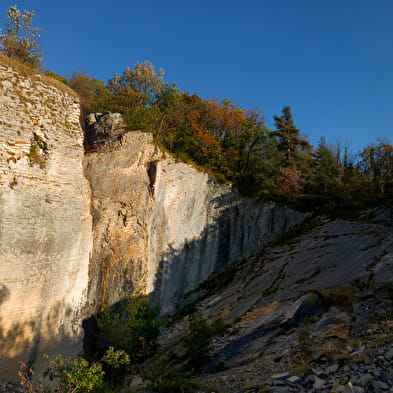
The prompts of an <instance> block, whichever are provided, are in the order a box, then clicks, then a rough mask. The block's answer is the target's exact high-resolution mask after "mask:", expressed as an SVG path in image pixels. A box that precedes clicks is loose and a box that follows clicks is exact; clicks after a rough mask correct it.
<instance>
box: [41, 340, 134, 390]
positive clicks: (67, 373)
mask: <svg viewBox="0 0 393 393" xmlns="http://www.w3.org/2000/svg"><path fill="white" fill-rule="evenodd" d="M129 363H130V358H129V356H128V355H127V354H126V353H125V352H124V351H121V350H120V351H115V350H114V348H113V347H110V348H109V349H108V350H107V352H106V354H105V355H104V356H103V357H102V359H100V360H99V361H97V362H93V363H90V362H89V361H88V360H86V359H84V358H83V357H76V358H72V357H71V358H67V359H63V357H62V356H61V355H58V356H57V357H56V359H55V360H52V361H51V362H50V366H49V368H48V369H47V370H46V371H45V372H44V376H47V377H49V379H50V380H51V381H53V380H55V381H56V382H57V384H56V387H55V389H54V391H55V392H59V393H89V392H104V391H108V384H109V385H110V386H111V387H114V386H116V385H118V384H119V383H122V381H123V379H118V378H116V377H117V376H118V375H120V374H119V373H118V371H119V370H120V371H121V372H122V374H125V371H126V368H127V366H128V365H129ZM104 369H106V370H109V372H108V371H105V370H104Z"/></svg>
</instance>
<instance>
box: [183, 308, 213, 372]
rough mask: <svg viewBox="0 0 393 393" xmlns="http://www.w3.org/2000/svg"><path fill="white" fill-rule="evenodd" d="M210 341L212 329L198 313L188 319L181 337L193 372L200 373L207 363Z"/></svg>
mask: <svg viewBox="0 0 393 393" xmlns="http://www.w3.org/2000/svg"><path fill="white" fill-rule="evenodd" d="M211 341H212V329H211V328H210V326H209V325H208V323H207V322H206V321H205V320H204V319H203V318H202V315H201V314H200V313H195V314H194V315H192V316H191V318H190V326H189V328H188V331H187V333H185V334H184V335H183V336H182V343H183V345H184V347H185V349H186V351H187V358H188V362H189V365H190V366H191V367H192V368H193V370H194V371H195V372H200V371H201V370H202V368H203V366H204V365H205V364H206V363H207V361H208V359H209V356H208V355H209V348H210V344H211Z"/></svg>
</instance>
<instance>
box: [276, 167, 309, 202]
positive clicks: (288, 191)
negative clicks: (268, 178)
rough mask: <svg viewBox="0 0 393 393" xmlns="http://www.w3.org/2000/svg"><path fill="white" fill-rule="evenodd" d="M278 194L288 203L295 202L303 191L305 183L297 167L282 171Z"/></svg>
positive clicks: (278, 181) (278, 179)
mask: <svg viewBox="0 0 393 393" xmlns="http://www.w3.org/2000/svg"><path fill="white" fill-rule="evenodd" d="M277 186H278V190H277V191H278V194H279V195H281V196H282V197H284V198H285V199H286V200H287V201H288V202H294V201H295V200H296V198H297V197H298V196H299V194H300V192H301V191H302V190H303V181H302V179H301V172H300V170H299V169H298V168H297V166H296V165H292V166H289V167H287V168H281V169H280V175H279V176H278V178H277Z"/></svg>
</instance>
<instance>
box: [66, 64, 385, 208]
mask: <svg viewBox="0 0 393 393" xmlns="http://www.w3.org/2000/svg"><path fill="white" fill-rule="evenodd" d="M69 85H70V86H71V87H72V88H73V89H75V91H76V92H77V93H78V94H79V95H80V97H81V102H82V109H83V111H84V113H85V114H87V113H90V112H105V111H111V112H120V113H122V114H123V117H124V119H125V121H126V123H127V126H128V128H129V129H130V130H143V131H149V132H152V133H153V135H154V137H155V141H156V142H157V143H158V144H159V145H161V146H163V147H165V148H166V149H167V150H169V151H170V152H171V153H172V154H174V155H175V157H177V158H179V159H181V160H183V161H186V162H193V163H195V164H197V165H198V166H200V167H202V168H204V169H206V170H208V171H209V172H210V173H213V174H215V176H216V177H217V178H218V179H220V180H224V181H229V182H232V183H234V184H235V185H236V187H237V188H238V189H239V190H240V191H241V192H242V193H243V194H245V195H249V196H253V197H259V198H263V199H269V200H276V201H278V202H284V203H290V204H292V205H294V206H296V207H299V208H307V209H310V208H316V207H322V208H327V209H329V210H333V209H337V208H341V207H343V208H348V207H362V206H367V205H369V204H373V203H381V202H382V203H392V201H393V146H392V145H391V144H390V143H389V141H388V140H387V139H378V140H377V141H376V142H375V143H372V144H369V145H367V146H365V147H364V148H363V149H362V150H361V151H360V152H358V153H357V154H354V153H352V152H350V149H349V147H348V146H345V145H343V144H342V143H341V142H336V143H335V144H333V145H331V144H328V143H327V142H326V140H325V139H324V138H323V137H322V138H321V139H320V141H319V143H318V146H311V145H310V143H309V142H308V141H307V139H306V137H305V136H304V135H302V133H301V131H300V130H299V129H298V128H297V127H296V125H295V122H294V119H293V116H292V112H291V109H290V107H288V106H286V107H284V108H283V110H282V114H281V116H275V118H274V120H275V129H274V130H270V129H269V128H268V127H267V126H266V124H265V121H264V118H263V116H262V114H261V112H258V111H255V110H244V109H242V108H240V107H238V106H237V105H236V104H234V103H233V102H232V101H230V100H229V99H224V100H222V101H221V102H217V101H215V100H205V99H203V98H201V97H199V96H198V95H196V94H189V93H188V92H185V91H181V90H180V89H178V88H177V87H176V85H175V84H173V83H169V84H168V83H165V82H164V80H163V71H162V70H161V71H160V72H158V73H157V72H155V70H154V67H153V65H152V64H151V63H149V62H144V63H139V64H135V65H134V68H132V69H130V68H127V69H126V70H125V71H124V72H123V74H121V75H118V74H116V75H114V77H113V79H111V80H110V81H109V82H108V83H107V84H105V83H104V82H103V81H100V80H97V79H93V78H90V77H89V76H88V75H86V74H85V73H81V72H77V73H74V74H73V76H72V77H71V79H70V80H69Z"/></svg>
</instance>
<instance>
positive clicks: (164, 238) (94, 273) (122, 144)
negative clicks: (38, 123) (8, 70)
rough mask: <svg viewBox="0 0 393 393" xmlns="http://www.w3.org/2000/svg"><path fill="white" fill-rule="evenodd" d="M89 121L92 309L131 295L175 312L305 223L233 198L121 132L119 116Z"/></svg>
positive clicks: (228, 190)
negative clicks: (233, 266)
mask: <svg viewBox="0 0 393 393" xmlns="http://www.w3.org/2000/svg"><path fill="white" fill-rule="evenodd" d="M96 120H97V121H96ZM90 122H91V125H90V127H91V128H90V130H92V131H91V132H90V133H88V139H93V140H94V136H98V137H97V143H96V145H95V146H93V147H92V148H91V152H90V153H89V154H88V157H87V158H86V176H87V178H88V179H89V180H90V183H91V188H92V195H93V202H92V206H93V218H94V250H93V256H92V262H91V267H90V272H91V273H90V279H91V283H90V292H89V299H90V302H91V304H93V303H94V304H95V307H96V308H99V307H101V306H102V305H103V304H105V303H107V302H109V303H112V302H115V301H117V300H119V299H121V298H123V297H124V296H127V295H128V294H129V293H131V292H132V291H134V290H136V289H139V290H141V291H145V292H147V293H151V294H152V297H153V299H154V300H155V301H156V302H157V303H159V304H160V306H161V309H162V310H163V311H164V312H165V311H170V310H173V308H174V306H175V303H176V302H180V301H181V297H182V295H184V294H185V293H186V292H187V291H189V290H191V289H193V288H195V287H196V286H197V285H198V284H199V283H200V282H202V281H203V280H206V279H207V278H208V277H209V276H210V275H211V274H212V273H214V272H218V271H221V270H223V269H224V268H225V266H227V265H228V264H230V263H232V262H235V261H238V260H240V259H242V258H244V257H246V256H248V255H250V254H251V253H253V252H255V251H256V250H258V249H259V248H260V247H261V246H262V245H264V244H267V243H268V242H270V241H271V240H273V239H275V238H276V237H277V236H278V235H280V234H282V233H283V232H285V231H287V230H288V229H290V228H291V227H293V226H295V225H297V224H299V223H300V222H301V221H302V220H303V218H304V215H303V214H301V213H298V212H295V211H292V210H289V209H286V208H283V207H278V206H276V205H275V204H273V203H260V202H256V201H254V200H251V199H247V198H243V197H241V196H240V195H239V194H238V193H237V192H236V190H234V189H233V187H232V186H231V185H228V184H220V183H218V182H217V181H215V180H214V179H213V178H212V177H211V176H209V175H208V174H206V173H203V172H201V171H198V170H196V169H195V168H193V167H192V166H190V165H187V164H185V163H182V162H178V161H176V160H175V159H174V158H172V157H169V156H168V155H166V154H165V153H163V152H162V151H160V149H158V148H157V147H156V146H155V145H154V144H153V140H152V135H151V134H147V133H142V132H135V131H132V132H125V131H124V129H123V132H121V127H120V130H119V127H118V125H119V124H121V121H120V120H119V119H118V118H117V115H112V114H105V115H103V116H97V119H95V118H94V117H92V118H91V119H90Z"/></svg>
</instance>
